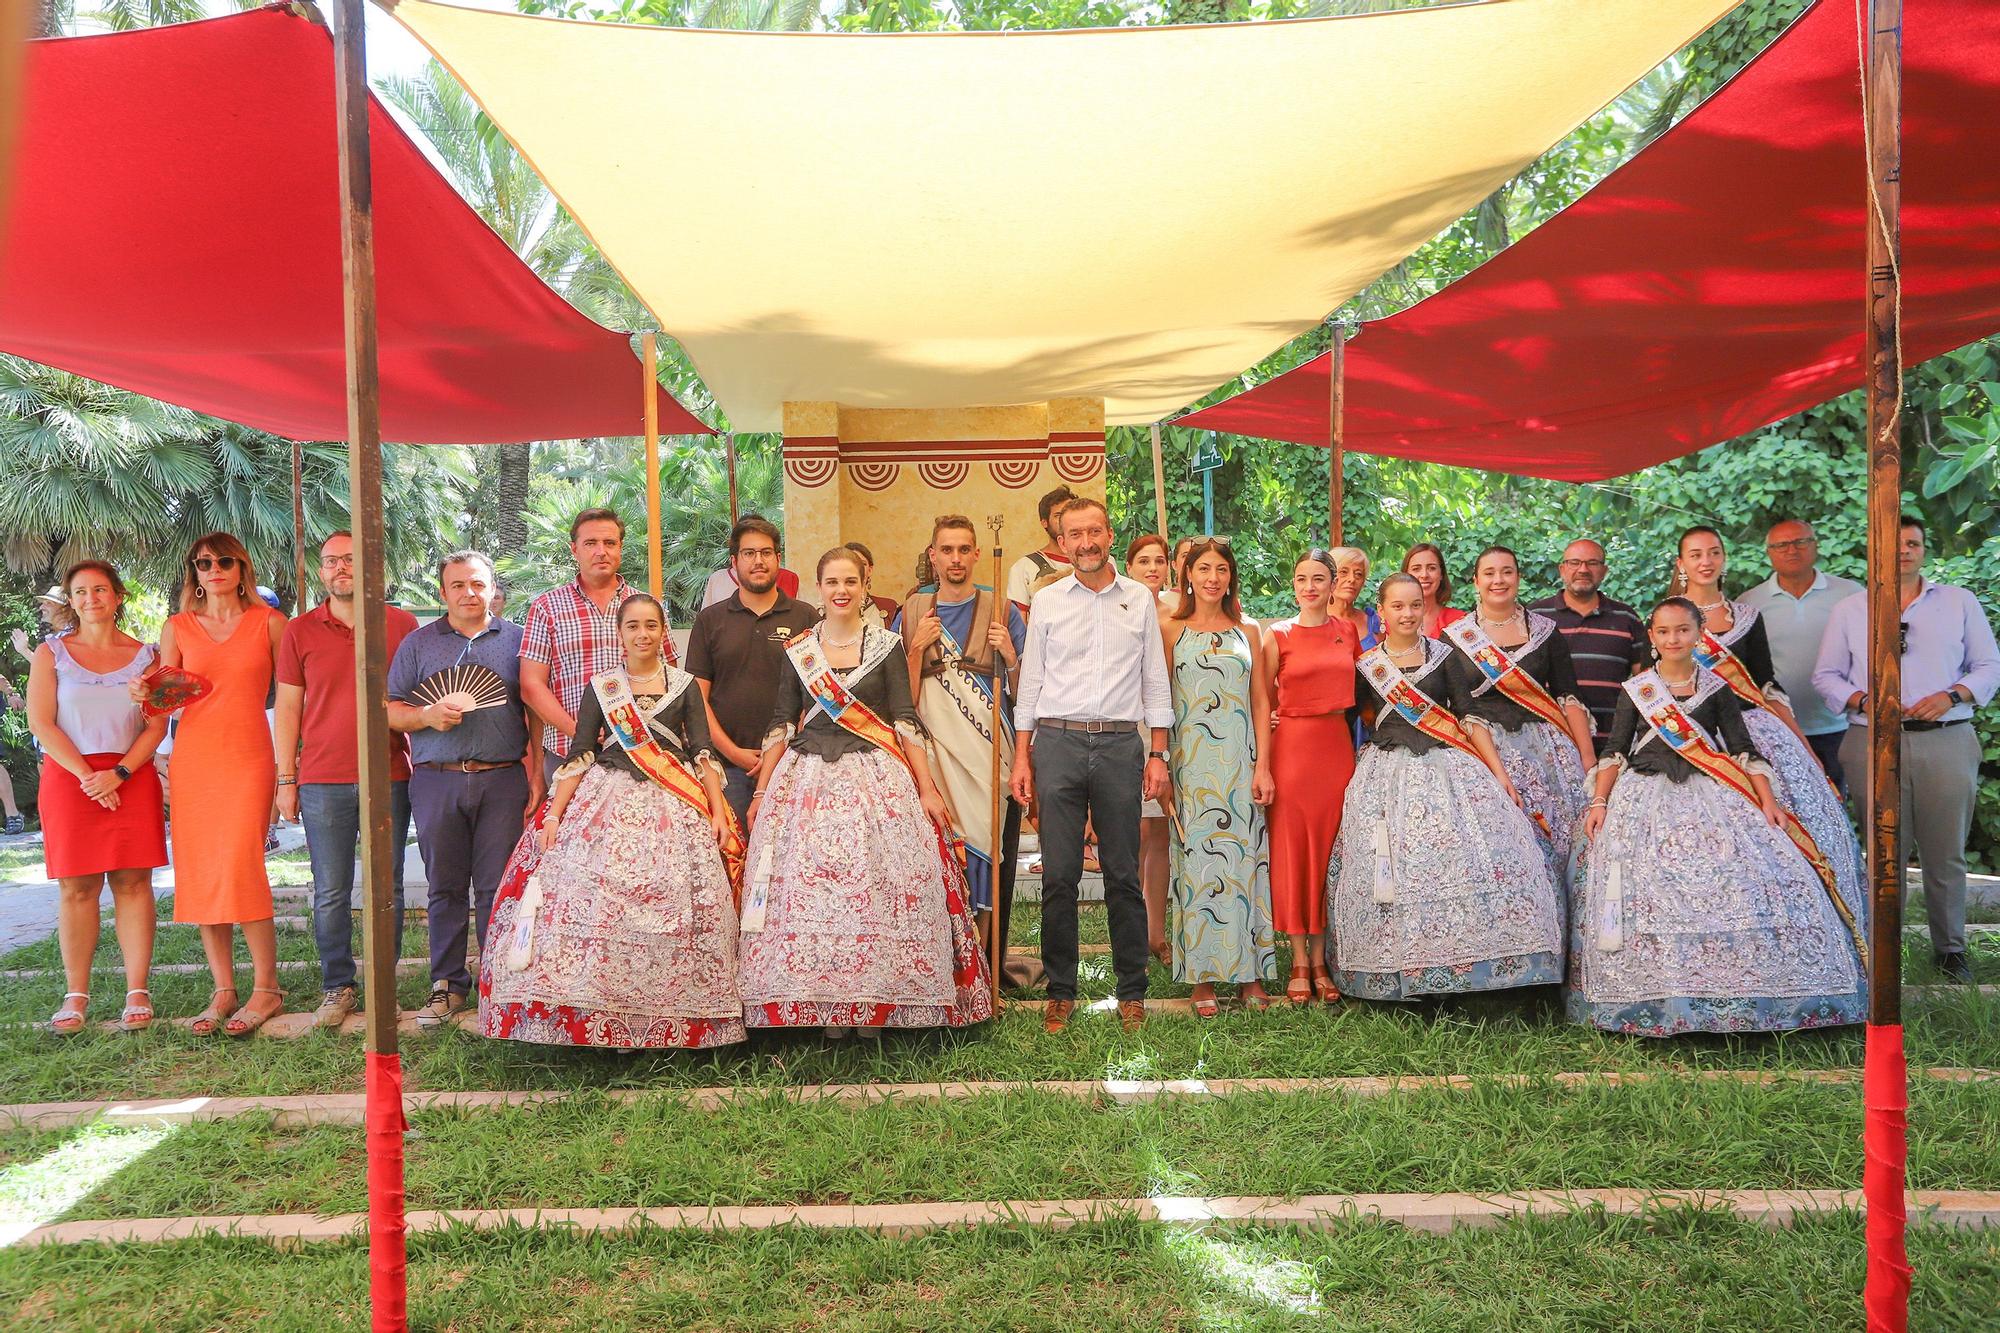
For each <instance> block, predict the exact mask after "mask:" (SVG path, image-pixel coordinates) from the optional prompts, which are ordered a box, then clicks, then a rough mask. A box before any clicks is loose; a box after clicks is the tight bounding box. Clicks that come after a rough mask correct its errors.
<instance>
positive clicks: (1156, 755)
mask: <svg viewBox="0 0 2000 1333" xmlns="http://www.w3.org/2000/svg"><path fill="white" fill-rule="evenodd" d="M1146 757H1147V758H1148V759H1157V760H1159V761H1160V762H1161V763H1163V764H1164V763H1166V762H1167V752H1166V751H1165V750H1148V751H1147V752H1146Z"/></svg>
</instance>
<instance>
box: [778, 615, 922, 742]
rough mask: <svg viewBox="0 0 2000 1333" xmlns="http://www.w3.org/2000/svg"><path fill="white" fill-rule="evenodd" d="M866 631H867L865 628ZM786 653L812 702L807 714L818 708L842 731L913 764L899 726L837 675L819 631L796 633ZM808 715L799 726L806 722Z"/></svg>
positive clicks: (786, 646) (801, 720)
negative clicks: (877, 714)
mask: <svg viewBox="0 0 2000 1333" xmlns="http://www.w3.org/2000/svg"><path fill="white" fill-rule="evenodd" d="M862 632H863V633H864V634H866V633H867V631H866V630H864V631H862ZM785 656H786V657H787V658H788V659H790V661H791V664H792V670H794V671H796V672H798V674H799V683H800V684H801V685H803V686H805V691H806V698H808V699H810V700H811V701H812V703H811V705H810V706H809V707H808V708H807V709H806V714H805V717H811V716H812V710H813V709H814V708H817V709H819V710H821V711H822V712H824V713H825V714H826V715H827V716H828V717H830V718H832V719H833V721H834V724H835V725H836V726H838V727H839V728H840V729H841V730H843V731H847V732H851V733H853V734H854V735H856V736H859V737H860V738H861V739H862V740H864V741H867V742H869V743H870V744H871V745H874V746H876V747H878V748H879V749H882V750H884V751H886V752H887V753H889V754H891V755H894V756H895V759H896V762H897V763H899V764H901V765H902V766H903V767H904V768H908V767H909V766H910V761H909V759H908V758H907V757H906V756H905V755H904V754H903V747H902V744H901V743H900V742H899V741H898V740H897V737H896V729H895V728H894V727H892V726H890V725H889V724H888V723H887V722H884V721H883V720H882V719H881V718H879V717H877V716H876V715H875V710H874V709H872V708H870V707H869V706H868V705H867V704H865V703H862V702H861V700H859V699H857V698H855V697H854V695H853V694H851V693H849V692H848V689H847V687H846V686H845V685H843V684H841V683H840V677H839V676H837V675H835V674H834V670H833V667H832V666H831V665H830V664H829V663H828V662H827V660H826V651H825V650H824V649H823V648H822V647H821V646H820V642H819V631H818V630H814V631H812V632H811V633H808V634H794V635H793V636H792V637H791V640H790V641H789V642H788V643H786V644H785ZM805 717H802V718H800V719H799V725H800V726H804V725H805Z"/></svg>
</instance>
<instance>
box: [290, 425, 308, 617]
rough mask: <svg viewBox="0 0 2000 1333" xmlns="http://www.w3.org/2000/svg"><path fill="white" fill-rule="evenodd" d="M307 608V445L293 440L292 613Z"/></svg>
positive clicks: (296, 613) (300, 611)
mask: <svg viewBox="0 0 2000 1333" xmlns="http://www.w3.org/2000/svg"><path fill="white" fill-rule="evenodd" d="M305 610H306V447H305V446H304V445H303V444H300V443H299V442H298V441H297V440H293V441H292V614H293V615H295V616H297V615H303V614H304V613H305Z"/></svg>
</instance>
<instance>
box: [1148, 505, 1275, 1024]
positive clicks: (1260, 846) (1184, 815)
mask: <svg viewBox="0 0 2000 1333" xmlns="http://www.w3.org/2000/svg"><path fill="white" fill-rule="evenodd" d="M1181 569H1182V571H1183V572H1184V573H1185V574H1186V576H1187V578H1186V583H1185V586H1184V587H1183V588H1182V590H1181V600H1180V605H1179V606H1178V607H1176V608H1175V611H1174V615H1173V618H1172V619H1170V620H1168V621H1167V622H1166V624H1165V625H1164V626H1163V627H1162V629H1161V635H1162V637H1163V638H1164V640H1165V646H1166V651H1167V661H1168V662H1169V663H1170V664H1171V674H1172V677H1173V693H1174V730H1173V740H1172V743H1171V758H1170V760H1169V767H1170V768H1171V769H1172V771H1173V783H1174V786H1173V795H1174V809H1173V817H1174V818H1175V820H1177V821H1178V827H1177V828H1176V829H1175V831H1174V838H1173V867H1174V878H1173V894H1174V902H1175V906H1176V908H1177V909H1178V910H1177V912H1176V916H1175V923H1174V935H1175V947H1174V979H1175V980H1176V981H1185V982H1191V983H1193V986H1194V992H1193V996H1192V998H1193V1001H1194V1011H1195V1013H1196V1015H1197V1016H1199V1017H1202V1018H1213V1017H1214V1016H1215V1013H1216V999H1215V987H1216V983H1218V982H1234V983H1236V984H1237V987H1238V992H1239V994H1240V996H1241V998H1242V1000H1243V1004H1244V1007H1245V1008H1248V1009H1262V1008H1264V1007H1266V1006H1267V1005H1268V1004H1270V1002H1271V997H1270V995H1269V994H1267V993H1266V991H1265V990H1264V978H1265V977H1266V976H1268V975H1269V974H1270V973H1271V971H1272V969H1273V967H1274V966H1275V965H1276V962H1277V952H1276V950H1275V949H1274V948H1273V947H1272V934H1271V874H1270V858H1269V852H1268V850H1267V846H1266V842H1265V828H1264V812H1263V810H1262V809H1261V807H1262V806H1264V805H1265V804H1267V803H1268V802H1269V801H1270V799H1271V775H1270V770H1269V769H1268V768H1266V767H1263V766H1261V765H1259V763H1258V746H1257V741H1258V738H1259V737H1261V736H1263V735H1265V734H1266V733H1267V732H1268V730H1269V728H1270V681H1269V676H1268V672H1267V671H1266V668H1265V666H1264V662H1263V655H1262V643H1261V640H1260V638H1259V636H1258V633H1257V626H1256V625H1255V624H1254V623H1252V622H1250V621H1248V620H1245V619H1244V618H1243V608H1242V605H1241V603H1240V602H1239V601H1238V589H1237V576H1236V557H1235V555H1234V554H1232V553H1231V551H1230V549H1229V543H1228V542H1226V541H1223V540H1221V539H1220V538H1216V537H1204V538H1202V539H1201V540H1199V541H1197V542H1196V543H1195V544H1194V545H1193V546H1192V547H1190V548H1188V554H1187V561H1186V563H1184V564H1183V565H1182V566H1181Z"/></svg>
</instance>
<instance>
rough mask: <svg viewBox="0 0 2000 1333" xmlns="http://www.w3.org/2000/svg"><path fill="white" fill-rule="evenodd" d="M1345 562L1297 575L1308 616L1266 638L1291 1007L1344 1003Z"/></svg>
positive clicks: (1349, 647)
mask: <svg viewBox="0 0 2000 1333" xmlns="http://www.w3.org/2000/svg"><path fill="white" fill-rule="evenodd" d="M1335 577H1336V571H1335V562H1334V558H1333V556H1332V554H1331V553H1329V552H1327V551H1322V550H1319V549H1317V548H1315V549H1314V550H1311V551H1308V552H1306V554H1305V555H1304V557H1302V558H1301V559H1300V560H1299V562H1298V564H1297V565H1295V566H1294V567H1293V569H1292V597H1293V599H1294V600H1296V601H1297V603H1298V607H1299V613H1298V615H1296V616H1294V617H1293V618H1292V619H1290V620H1284V621H1280V622H1278V623H1277V624H1275V625H1272V626H1270V627H1269V628H1268V629H1267V630H1266V632H1265V634H1264V643H1263V653H1264V661H1265V665H1266V666H1267V668H1268V669H1269V670H1270V673H1271V677H1272V685H1273V687H1274V688H1273V697H1272V707H1271V732H1270V735H1269V736H1268V737H1267V738H1266V741H1265V743H1264V744H1263V745H1260V746H1259V747H1258V748H1257V755H1258V758H1257V763H1258V767H1259V768H1265V767H1266V766H1268V774H1269V778H1270V782H1271V785H1272V787H1273V789H1274V794H1273V796H1272V798H1271V805H1270V808H1269V809H1268V811H1267V812H1266V818H1267V819H1268V821H1269V824H1270V830H1271V917H1272V925H1273V926H1274V927H1275V928H1276V929H1277V930H1278V931H1280V932H1282V933H1283V934H1285V935H1288V936H1290V937H1291V941H1292V974H1291V980H1290V981H1289V982H1287V983H1286V985H1285V998H1286V999H1288V1000H1290V1001H1291V1002H1292V1003H1293V1004H1304V1003H1307V1002H1308V1001H1310V1000H1311V999H1312V998H1313V997H1314V995H1315V994H1317V995H1318V997H1319V998H1320V999H1321V1000H1328V1001H1331V1000H1337V999H1339V998H1340V992H1339V991H1337V990H1335V989H1334V985H1333V978H1332V977H1331V976H1329V975H1328V974H1327V970H1326V962H1325V953H1324V951H1323V950H1322V948H1321V936H1322V935H1323V934H1324V933H1325V931H1326V870H1327V863H1328V862H1329V861H1330V860H1331V859H1332V856H1333V847H1334V842H1335V840H1336V839H1337V838H1338V837H1339V836H1340V809H1341V804H1342V802H1343V801H1345V799H1346V796H1347V782H1348V779H1350V778H1352V777H1353V776H1354V736H1353V731H1352V727H1351V725H1350V723H1349V722H1348V710H1350V709H1352V708H1353V707H1354V659H1355V658H1356V657H1357V656H1358V655H1359V653H1360V651H1361V643H1360V636H1359V635H1358V634H1357V633H1356V631H1355V628H1354V625H1353V623H1352V622H1351V621H1349V620H1348V619H1347V618H1346V617H1336V616H1332V615H1329V614H1328V612H1329V607H1330V605H1331V601H1332V594H1333V588H1334V580H1335Z"/></svg>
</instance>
